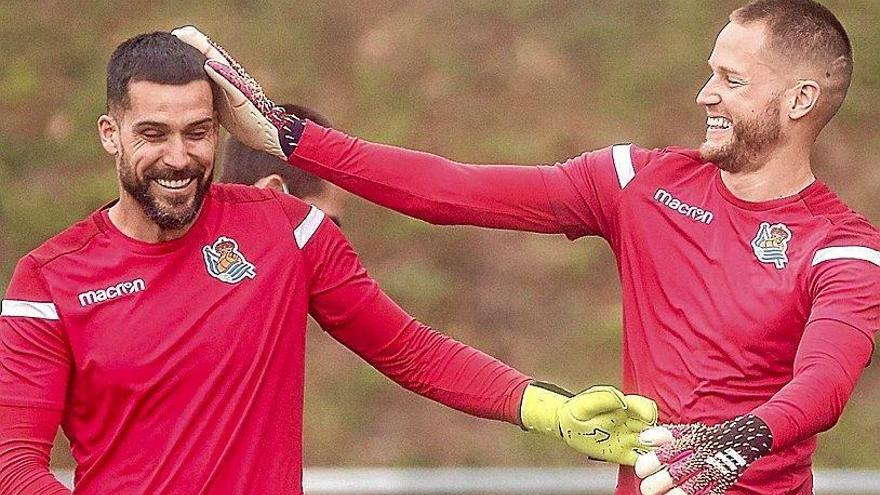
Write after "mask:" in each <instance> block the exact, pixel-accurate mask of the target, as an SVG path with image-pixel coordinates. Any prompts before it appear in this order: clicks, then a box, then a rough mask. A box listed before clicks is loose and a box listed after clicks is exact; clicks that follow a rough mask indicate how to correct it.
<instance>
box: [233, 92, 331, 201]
mask: <svg viewBox="0 0 880 495" xmlns="http://www.w3.org/2000/svg"><path fill="white" fill-rule="evenodd" d="M281 106H283V107H284V108H285V109H286V110H287V111H288V112H290V113H292V114H294V115H296V116H297V117H300V118H304V119H308V120H311V121H312V122H314V123H316V124H318V125H320V126H322V127H330V121H329V120H328V119H327V117H325V116H324V115H321V114H320V113H319V112H316V111H315V110H312V109H310V108H306V107H303V106H300V105H292V104H291V105H289V104H286V103H285V104H281ZM220 156H221V159H220V164H221V169H222V171H223V172H222V175H221V176H220V182H231V183H235V184H248V185H252V184H254V183H256V182H257V181H258V180H260V179H262V178H263V177H266V176H268V175H272V174H277V175H279V176H281V178H282V180H284V183H285V184H286V185H287V189H288V190H289V192H290V194H292V195H294V196H296V197H298V198H302V197H303V196H313V195H316V194H318V193H320V192H321V191H322V190H323V189H324V188H325V187H326V183H325V182H324V181H323V180H321V179H320V178H318V177H317V176H314V175H312V174H310V173H308V172H303V171H302V170H299V169H297V168H294V167H291V166H290V165H288V164H287V163H285V162H284V161H282V160H281V159H279V158H278V157H276V156H273V155H270V154H268V153H265V152H263V151H257V150H255V149H252V148H249V147H247V146H245V145H243V144H241V143H240V142H239V141H238V140H236V139H235V138H233V137H232V136H229V137H227V138H226V141H225V142H224V143H223V148H222V151H221V153H220Z"/></svg>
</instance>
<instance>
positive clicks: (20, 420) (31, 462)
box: [0, 406, 70, 495]
mask: <svg viewBox="0 0 880 495" xmlns="http://www.w3.org/2000/svg"><path fill="white" fill-rule="evenodd" d="M60 420H61V412H60V411H54V410H50V409H40V408H34V407H8V406H0V493H15V494H19V495H62V494H66V495H69V494H70V490H68V489H67V488H65V487H64V485H62V484H61V483H59V482H58V480H57V479H55V476H53V475H52V473H51V472H50V471H49V453H50V452H51V451H52V440H53V439H54V438H55V431H56V430H57V429H58V423H59V421H60Z"/></svg>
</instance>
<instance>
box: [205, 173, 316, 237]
mask: <svg viewBox="0 0 880 495" xmlns="http://www.w3.org/2000/svg"><path fill="white" fill-rule="evenodd" d="M211 187H212V189H211V194H212V195H213V196H214V198H215V199H216V200H217V201H218V202H221V203H227V204H230V205H233V206H236V207H244V208H247V207H256V208H266V209H269V210H272V211H275V212H278V213H279V214H282V215H283V216H284V217H285V218H286V220H287V222H288V223H289V224H290V227H291V228H293V229H294V233H295V235H297V233H300V234H302V233H303V232H304V231H303V229H305V231H309V232H311V233H314V229H317V226H318V225H320V223H321V220H323V219H324V213H323V212H322V211H321V210H319V209H318V208H317V207H315V206H312V205H310V204H308V203H306V202H305V201H303V200H301V199H299V198H297V197H295V196H291V195H290V194H284V193H280V192H278V191H276V190H274V189H271V188H265V189H261V188H258V187H253V186H245V185H242V184H214V185H212V186H211ZM308 237H311V234H309V235H308ZM297 244H300V239H299V238H297ZM300 247H302V245H300Z"/></svg>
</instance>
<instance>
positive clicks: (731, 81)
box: [727, 77, 745, 86]
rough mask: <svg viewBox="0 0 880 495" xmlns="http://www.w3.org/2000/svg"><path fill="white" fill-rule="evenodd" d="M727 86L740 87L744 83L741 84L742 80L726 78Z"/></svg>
mask: <svg viewBox="0 0 880 495" xmlns="http://www.w3.org/2000/svg"><path fill="white" fill-rule="evenodd" d="M727 84H729V85H730V86H742V85H743V84H745V82H743V80H742V79H738V78H736V77H728V78H727Z"/></svg>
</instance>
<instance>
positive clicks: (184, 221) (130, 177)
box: [118, 151, 214, 230]
mask: <svg viewBox="0 0 880 495" xmlns="http://www.w3.org/2000/svg"><path fill="white" fill-rule="evenodd" d="M120 159H121V163H120V164H119V166H118V169H119V179H120V182H121V183H122V187H123V189H125V190H126V192H128V194H130V195H131V196H132V197H133V198H134V199H135V201H137V202H138V203H139V204H140V205H141V208H143V210H144V214H146V215H147V218H149V219H150V220H152V221H153V223H155V224H156V225H158V226H159V228H160V229H162V230H179V229H182V228H183V227H186V226H187V225H189V224H190V223H191V222H192V221H193V220H194V219H195V218H196V215H198V214H199V210H201V208H202V203H203V202H204V200H205V194H206V193H207V191H208V188H209V187H210V186H211V182H213V181H214V171H213V170H212V171H211V174H210V175H209V176H208V177H205V169H204V168H203V167H188V168H185V169H178V170H170V169H169V170H164V171H163V170H157V169H154V168H151V169H149V170H147V171H146V172H145V173H144V178H143V180H141V179H138V177H137V175H136V174H135V172H134V168H133V167H132V166H131V165H130V164H129V162H128V158H127V157H126V156H125V152H124V151H123V153H122V156H121V157H120ZM190 177H192V178H193V179H194V180H195V181H196V192H195V194H194V195H193V198H192V200H191V202H190V200H189V199H188V198H185V199H183V200H182V201H171V202H168V203H165V204H164V205H163V203H162V202H160V201H159V199H158V198H157V197H156V196H155V195H154V194H153V193H151V192H150V183H151V182H152V181H153V180H155V179H167V180H181V179H189V178H190ZM187 202H190V204H189V205H187V204H186V203H187Z"/></svg>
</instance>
